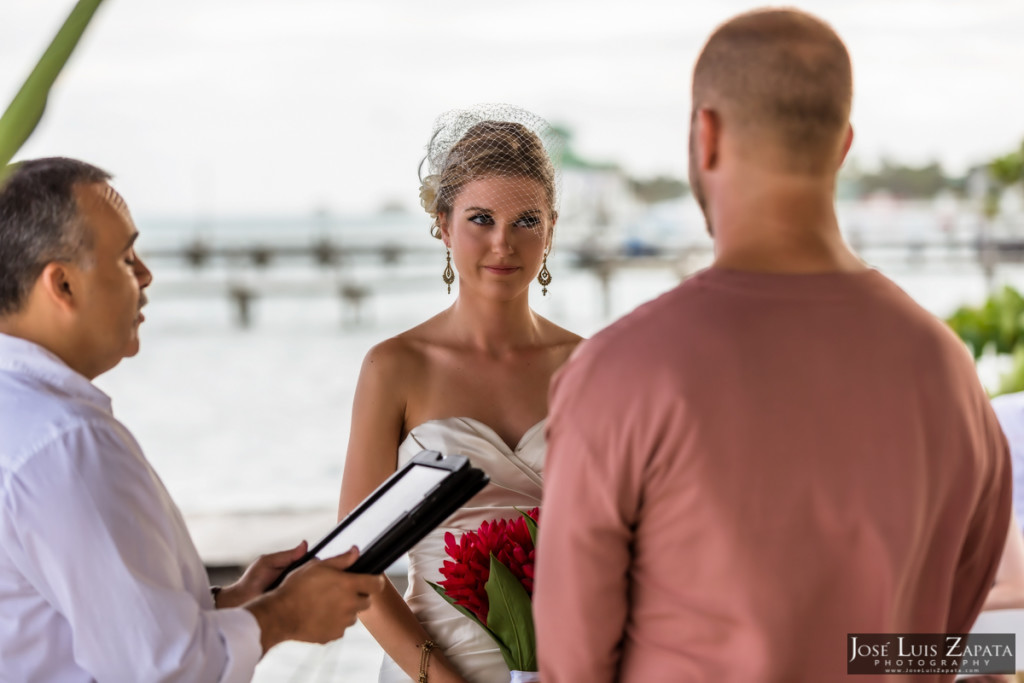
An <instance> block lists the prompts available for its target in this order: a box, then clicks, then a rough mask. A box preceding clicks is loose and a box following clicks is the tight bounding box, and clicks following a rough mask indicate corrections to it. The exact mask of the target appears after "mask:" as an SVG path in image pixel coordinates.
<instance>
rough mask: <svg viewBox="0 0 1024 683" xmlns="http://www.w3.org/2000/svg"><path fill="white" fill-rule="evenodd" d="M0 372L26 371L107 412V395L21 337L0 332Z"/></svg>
mask: <svg viewBox="0 0 1024 683" xmlns="http://www.w3.org/2000/svg"><path fill="white" fill-rule="evenodd" d="M0 372H12V373H18V374H23V375H28V376H30V377H32V378H34V379H36V380H38V381H40V382H42V383H43V384H45V385H47V386H49V387H51V388H53V389H55V390H56V391H59V392H61V393H64V394H67V395H68V396H70V397H71V398H77V399H80V400H83V401H87V402H89V403H92V404H94V405H96V406H98V407H99V408H102V409H103V410H104V411H106V412H108V413H111V412H112V411H111V402H110V397H109V396H107V395H106V394H105V393H103V392H102V391H100V389H99V387H97V386H96V385H95V384H93V383H92V382H90V381H89V380H88V379H86V378H85V376H83V375H80V374H79V373H77V372H75V371H74V370H72V369H71V368H70V367H68V364H67V363H65V362H64V361H62V360H61V359H60V358H59V357H58V356H57V354H55V353H53V352H51V351H49V350H48V349H46V348H44V347H42V346H40V345H39V344H36V343H35V342H31V341H29V340H27V339H22V338H21V337H12V336H10V335H7V334H3V333H0Z"/></svg>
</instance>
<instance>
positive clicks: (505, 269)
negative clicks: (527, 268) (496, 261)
mask: <svg viewBox="0 0 1024 683" xmlns="http://www.w3.org/2000/svg"><path fill="white" fill-rule="evenodd" d="M484 269H485V270H487V271H488V272H491V273H494V274H495V275H511V274H512V273H514V272H516V271H517V270H519V266H484Z"/></svg>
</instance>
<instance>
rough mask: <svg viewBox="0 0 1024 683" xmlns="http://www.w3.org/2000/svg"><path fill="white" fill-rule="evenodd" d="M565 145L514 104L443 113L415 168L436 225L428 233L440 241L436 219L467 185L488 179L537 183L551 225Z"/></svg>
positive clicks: (559, 136) (544, 124)
mask: <svg viewBox="0 0 1024 683" xmlns="http://www.w3.org/2000/svg"><path fill="white" fill-rule="evenodd" d="M564 144H565V141H564V136H563V135H562V134H560V133H559V131H557V130H556V129H555V128H553V127H552V126H551V125H549V124H548V122H547V121H545V120H544V119H542V118H541V117H540V116H537V115H536V114H533V113H531V112H528V111H526V110H524V109H522V108H520V107H516V106H513V105H508V104H483V105H477V106H474V107H470V108H468V109H458V110H454V111H449V112H446V113H444V114H442V115H441V116H440V117H438V119H437V121H436V122H435V124H434V127H433V131H432V134H431V136H430V142H429V143H428V144H427V153H426V156H425V157H424V158H423V160H422V161H421V162H420V168H419V179H420V202H421V204H422V206H423V208H424V210H425V211H426V212H427V213H428V214H429V215H430V216H431V218H432V219H433V221H434V222H433V223H432V225H431V233H432V234H434V236H435V237H438V236H440V233H439V226H438V214H439V213H441V212H445V211H448V210H450V209H451V204H452V201H453V200H454V198H455V197H456V196H457V195H458V193H459V192H460V191H461V190H462V189H463V188H464V187H465V186H466V185H467V184H468V183H470V182H472V181H473V180H477V179H480V178H484V177H491V176H502V177H505V178H524V179H527V180H533V181H536V182H537V183H539V184H540V186H541V187H543V189H544V194H545V200H546V201H545V204H546V206H545V208H546V209H547V211H548V213H549V216H548V218H549V221H548V222H549V223H553V221H554V218H555V216H557V211H558V200H559V194H560V190H561V173H560V166H561V157H562V150H563V148H564ZM534 187H535V186H534ZM509 191H510V190H508V189H506V190H505V192H506V194H507V193H508V192H509ZM503 198H504V199H507V198H508V197H507V196H506V197H503ZM495 199H502V198H497V197H496V198H495Z"/></svg>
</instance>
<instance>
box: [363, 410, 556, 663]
mask: <svg viewBox="0 0 1024 683" xmlns="http://www.w3.org/2000/svg"><path fill="white" fill-rule="evenodd" d="M424 449H429V450H435V451H440V452H441V453H444V454H446V455H449V454H459V455H465V456H467V457H468V458H469V460H470V464H472V465H473V466H474V467H478V468H480V469H482V470H484V472H486V473H487V475H488V476H489V477H490V482H489V483H488V484H487V486H485V487H484V488H483V490H482V491H480V492H479V493H478V494H476V495H475V496H473V498H471V499H470V500H469V502H467V503H466V504H465V505H464V506H462V507H461V508H459V509H458V510H457V511H456V512H455V513H454V514H452V515H451V516H450V517H449V518H448V519H446V520H445V521H444V522H442V523H441V525H440V526H439V527H437V528H436V529H434V530H433V531H432V532H430V533H429V534H428V535H427V536H425V537H424V538H423V540H422V541H420V542H419V543H417V544H416V545H415V546H413V548H412V550H410V551H409V587H408V589H407V590H406V592H405V601H406V602H407V603H408V605H409V607H410V609H411V610H412V611H413V613H414V614H415V615H416V617H417V619H419V621H420V623H421V624H423V628H424V629H426V631H427V633H429V634H430V637H431V639H432V640H433V641H434V642H435V643H437V645H438V646H439V647H440V648H441V649H442V650H444V653H445V655H446V656H447V657H448V659H449V660H450V661H451V662H452V664H453V665H454V666H455V667H456V668H458V670H459V671H460V672H461V673H462V675H463V676H464V677H465V678H466V680H468V681H471V683H505V681H508V680H509V671H508V668H507V667H506V666H505V662H504V660H503V659H502V657H501V652H499V650H498V647H497V645H496V644H495V643H494V641H493V640H492V639H491V638H490V636H488V635H487V633H486V632H485V631H484V630H483V629H482V628H480V627H479V626H478V625H477V624H476V623H474V622H472V621H470V620H469V619H468V618H466V617H465V616H463V615H462V614H460V613H459V612H458V611H456V609H455V608H454V607H452V606H451V605H449V604H448V603H447V602H445V601H444V599H442V598H441V596H439V595H438V594H437V593H435V592H434V589H433V588H431V587H430V586H429V585H427V581H432V582H434V583H436V582H438V581H441V580H443V579H444V577H443V576H441V573H440V571H439V569H440V567H441V566H442V564H443V563H444V561H445V559H447V557H448V556H447V554H446V553H445V550H444V535H445V533H446V532H451V533H453V534H455V536H456V538H458V537H459V536H460V535H461V534H462V533H463V532H465V531H476V530H477V529H478V528H479V527H480V524H481V523H483V522H485V521H488V520H494V519H515V518H516V517H517V516H518V514H519V513H518V512H516V508H519V509H520V510H529V509H530V508H534V507H537V506H539V505H540V502H541V473H542V471H543V467H544V455H545V452H546V450H547V448H546V444H545V441H544V421H543V420H541V421H540V422H538V423H537V424H535V425H534V426H533V427H531V428H530V429H529V430H527V431H526V433H525V434H523V437H522V438H521V439H520V440H519V443H518V444H517V445H516V447H515V448H510V447H509V446H508V444H506V443H505V442H504V441H503V440H502V439H501V437H500V436H498V434H497V433H496V432H495V431H494V430H493V429H491V428H490V427H488V426H487V425H486V424H484V423H482V422H480V421H479V420H474V419H472V418H467V417H451V418H444V419H439V420H430V421H428V422H424V423H423V424H421V425H419V426H417V427H415V428H413V429H412V430H411V431H410V432H409V435H408V436H407V437H406V438H405V440H404V441H403V442H402V444H401V445H400V446H399V447H398V467H402V466H403V465H405V464H406V463H407V462H409V461H410V460H411V459H412V458H413V457H414V456H415V455H416V454H417V453H419V452H420V451H421V450H424ZM411 680H412V679H410V678H409V677H408V676H407V675H405V673H404V672H403V671H402V670H401V669H400V668H399V667H398V666H397V665H396V664H395V663H394V662H393V661H391V659H390V658H389V657H387V656H385V657H384V664H383V666H382V667H381V674H380V681H381V683H408V682H409V681H411Z"/></svg>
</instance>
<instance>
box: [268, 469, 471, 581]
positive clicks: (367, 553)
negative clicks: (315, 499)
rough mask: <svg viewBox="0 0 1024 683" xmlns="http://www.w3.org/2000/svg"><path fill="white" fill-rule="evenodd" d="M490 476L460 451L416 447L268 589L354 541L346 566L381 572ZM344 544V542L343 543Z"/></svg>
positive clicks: (364, 570)
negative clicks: (351, 559) (355, 555)
mask: <svg viewBox="0 0 1024 683" xmlns="http://www.w3.org/2000/svg"><path fill="white" fill-rule="evenodd" d="M488 481H489V479H488V477H487V475H486V474H484V471H483V470H480V469H477V468H475V467H471V466H470V464H469V458H467V457H466V456H464V455H442V454H441V453H439V452H438V451H420V452H419V453H418V454H417V455H416V457H414V458H413V459H412V460H410V461H409V462H407V463H406V464H405V465H404V466H403V467H401V468H400V469H399V470H398V471H396V472H395V473H394V474H392V475H391V476H390V477H388V478H387V479H386V480H385V481H384V483H383V484H381V485H380V486H378V487H377V489H376V490H375V491H374V492H373V493H371V494H370V495H369V496H367V497H366V499H365V500H363V502H361V503H360V504H359V505H358V506H357V507H356V509H355V510H353V511H352V512H351V513H349V514H348V515H347V516H346V517H345V519H343V520H341V521H340V522H338V525H337V526H335V527H334V529H332V530H331V532H330V533H329V534H327V535H326V536H324V537H323V538H322V539H321V540H320V541H319V542H318V543H317V544H316V545H314V546H313V547H312V548H310V549H309V551H308V552H307V553H306V554H305V555H303V556H302V557H301V558H299V559H298V560H296V561H295V562H293V563H292V564H291V565H289V566H288V568H287V569H285V570H284V571H283V572H282V573H281V575H280V576H279V577H277V579H275V580H274V582H273V583H272V584H270V586H268V587H267V590H268V591H269V590H273V589H274V588H277V587H278V586H279V585H280V584H281V581H283V580H284V577H286V576H288V574H289V573H290V572H291V571H293V570H294V569H297V568H298V567H300V566H302V565H303V564H305V563H306V562H308V561H309V560H311V559H312V558H314V557H320V558H321V559H323V558H327V557H332V556H334V555H340V554H341V553H344V552H346V551H347V550H348V549H349V548H351V547H352V546H353V545H355V546H358V547H359V559H357V560H356V561H355V563H353V564H352V566H351V567H349V568H348V569H347V570H346V571H350V572H355V573H358V574H380V573H381V572H383V571H384V570H385V569H387V568H388V567H389V566H391V564H392V563H393V562H394V561H395V560H397V559H398V558H399V557H401V556H402V555H403V554H404V553H406V552H407V551H408V550H409V549H410V548H411V547H412V546H414V545H416V544H417V543H418V542H419V541H420V540H421V539H422V538H423V537H424V536H426V535H427V534H428V533H430V532H431V531H432V530H433V529H434V528H435V527H437V525H438V524H440V523H441V522H443V521H444V520H445V519H446V518H447V517H448V516H449V515H451V514H452V513H453V512H455V510H457V509H458V508H460V507H461V506H462V505H463V504H464V503H465V502H466V501H468V500H469V499H470V498H472V497H473V496H474V495H476V493H477V492H479V491H480V489H482V488H483V487H484V486H485V485H486V484H487V482H488ZM342 546H344V547H342Z"/></svg>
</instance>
